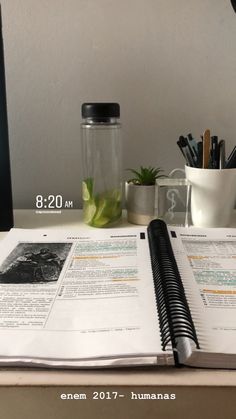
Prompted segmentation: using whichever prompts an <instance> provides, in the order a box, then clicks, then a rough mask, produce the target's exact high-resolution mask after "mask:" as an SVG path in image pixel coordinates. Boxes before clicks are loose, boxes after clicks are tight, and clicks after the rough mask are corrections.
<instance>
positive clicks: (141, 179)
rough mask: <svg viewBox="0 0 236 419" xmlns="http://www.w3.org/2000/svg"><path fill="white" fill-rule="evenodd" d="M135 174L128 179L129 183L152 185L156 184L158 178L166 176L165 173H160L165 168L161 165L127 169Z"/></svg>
mask: <svg viewBox="0 0 236 419" xmlns="http://www.w3.org/2000/svg"><path fill="white" fill-rule="evenodd" d="M127 170H129V171H130V172H131V173H133V174H134V175H135V177H133V178H131V179H129V180H128V183H133V184H134V185H146V186H151V185H155V182H156V179H157V178H160V177H165V175H162V174H160V173H161V172H163V170H162V169H161V168H160V167H156V168H155V167H151V166H149V167H143V166H141V167H140V170H134V169H127Z"/></svg>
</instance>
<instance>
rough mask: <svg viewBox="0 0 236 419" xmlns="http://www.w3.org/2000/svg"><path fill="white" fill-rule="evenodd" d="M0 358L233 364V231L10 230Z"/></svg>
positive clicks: (3, 251)
mask: <svg viewBox="0 0 236 419" xmlns="http://www.w3.org/2000/svg"><path fill="white" fill-rule="evenodd" d="M0 255H1V258H0V341H1V345H0V364H1V365H31V366H48V367H71V368H73V367H74V368H78V367H105V366H113V367H114V366H132V365H173V364H174V363H177V364H178V363H180V364H185V365H190V366H202V367H217V368H236V230H235V229H204V230H203V229H197V228H188V229H187V228H182V227H173V226H170V227H167V226H166V225H165V223H164V222H163V221H160V220H155V221H152V222H151V223H150V225H149V227H148V228H145V227H131V228H116V229H107V230H96V229H89V228H86V229H81V230H79V231H72V232H68V231H65V230H59V231H56V230H47V231H42V230H21V229H12V230H11V231H10V232H9V233H8V235H7V236H6V238H5V239H4V240H3V241H2V242H1V243H0Z"/></svg>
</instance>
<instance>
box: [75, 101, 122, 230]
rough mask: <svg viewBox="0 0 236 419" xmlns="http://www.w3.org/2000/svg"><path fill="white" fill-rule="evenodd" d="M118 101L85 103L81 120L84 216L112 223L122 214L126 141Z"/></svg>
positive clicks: (87, 219)
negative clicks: (123, 146) (122, 139)
mask: <svg viewBox="0 0 236 419" xmlns="http://www.w3.org/2000/svg"><path fill="white" fill-rule="evenodd" d="M119 117H120V106H119V104H118V103H84V104H83V105H82V118H83V122H82V124H81V131H82V151H83V183H82V199H83V220H84V222H85V223H86V224H88V225H91V226H93V227H110V226H111V225H113V224H114V223H116V222H117V221H118V220H119V219H120V217H121V212H122V209H121V201H122V199H121V198H122V143H121V125H120V123H119Z"/></svg>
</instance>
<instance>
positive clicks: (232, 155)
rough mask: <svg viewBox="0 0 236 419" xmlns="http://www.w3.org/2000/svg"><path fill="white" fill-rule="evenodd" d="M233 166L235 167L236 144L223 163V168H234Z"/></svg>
mask: <svg viewBox="0 0 236 419" xmlns="http://www.w3.org/2000/svg"><path fill="white" fill-rule="evenodd" d="M235 168H236V146H235V147H234V148H233V150H232V152H231V153H230V155H229V157H228V159H227V161H226V163H225V169H235Z"/></svg>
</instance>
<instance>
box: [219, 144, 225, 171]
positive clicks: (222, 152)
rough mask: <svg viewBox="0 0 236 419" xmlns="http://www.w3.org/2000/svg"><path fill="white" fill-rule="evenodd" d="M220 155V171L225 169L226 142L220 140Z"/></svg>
mask: <svg viewBox="0 0 236 419" xmlns="http://www.w3.org/2000/svg"><path fill="white" fill-rule="evenodd" d="M218 154H219V169H224V167H225V140H220V142H219V145H218Z"/></svg>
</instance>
